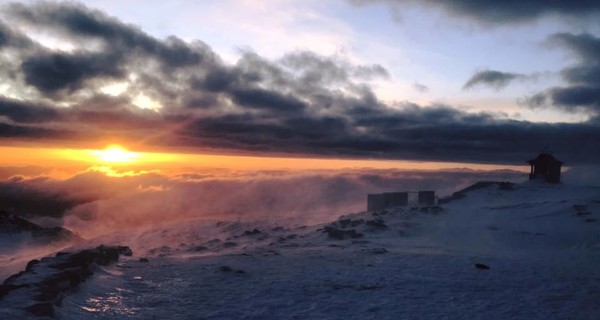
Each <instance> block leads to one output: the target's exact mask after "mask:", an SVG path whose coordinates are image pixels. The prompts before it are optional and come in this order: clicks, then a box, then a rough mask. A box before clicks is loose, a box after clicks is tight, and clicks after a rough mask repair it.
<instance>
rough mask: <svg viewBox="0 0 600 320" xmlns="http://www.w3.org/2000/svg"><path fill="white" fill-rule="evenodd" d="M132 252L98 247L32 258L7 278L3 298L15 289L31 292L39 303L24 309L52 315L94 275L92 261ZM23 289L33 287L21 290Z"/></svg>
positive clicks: (0, 290)
mask: <svg viewBox="0 0 600 320" xmlns="http://www.w3.org/2000/svg"><path fill="white" fill-rule="evenodd" d="M131 254H132V252H131V249H129V247H124V246H98V247H96V248H93V249H86V250H82V251H79V252H77V253H68V252H59V253H58V254H56V255H55V256H54V257H45V258H42V259H41V260H39V261H38V260H31V261H30V262H29V263H27V266H26V269H25V271H21V272H19V273H17V274H15V275H12V276H10V277H9V278H8V279H6V280H5V281H4V284H3V285H2V286H0V298H2V297H4V296H6V295H7V294H12V292H16V293H18V292H22V293H23V294H25V295H30V299H31V301H38V302H39V303H35V304H32V305H30V306H28V307H26V308H25V310H27V311H28V312H30V313H31V314H33V315H36V316H39V317H53V316H54V305H58V304H60V303H61V301H62V299H63V297H64V295H65V294H66V293H67V292H69V291H71V290H74V289H75V288H77V287H78V286H79V284H80V283H81V282H83V281H85V279H86V278H88V277H90V276H91V275H93V274H94V272H93V271H92V269H91V267H92V265H93V264H98V265H108V264H110V263H113V262H116V261H118V259H119V256H120V255H126V256H130V255H131ZM21 288H32V290H31V289H30V290H27V291H25V290H20V289H21ZM16 293H15V294H16ZM24 301H27V300H24Z"/></svg>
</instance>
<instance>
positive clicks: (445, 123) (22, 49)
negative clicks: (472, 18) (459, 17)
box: [0, 2, 600, 163]
mask: <svg viewBox="0 0 600 320" xmlns="http://www.w3.org/2000/svg"><path fill="white" fill-rule="evenodd" d="M452 3H454V2H452ZM460 3H462V2H460ZM460 3H459V2H456V3H454V4H455V5H457V7H456V8H457V9H456V10H458V8H463V7H464V6H463V5H460ZM482 3H487V4H488V5H490V6H491V7H490V8H494V6H496V5H493V4H491V3H488V2H482ZM531 3H533V2H531ZM449 5H450V4H448V5H446V4H444V5H443V6H449ZM592 7H593V6H592ZM464 8H466V7H464ZM474 8H480V9H481V8H483V7H481V5H476V6H474ZM535 8H538V7H535ZM535 8H534V9H535ZM588 9H589V8H588ZM453 10H454V9H453ZM461 10H463V11H464V10H467V9H461ZM469 10H471V9H469ZM532 10H533V9H532ZM536 10H537V11H536ZM539 10H541V9H539V8H538V9H535V10H533V11H531V12H538V11H539ZM570 10H575V9H570ZM582 10H583V9H582ZM590 10H591V9H590ZM505 11H506V10H505ZM592 11H593V10H592ZM461 12H462V11H461ZM464 12H467V11H464ZM469 12H470V11H469ZM501 12H504V11H502V10H501ZM506 12H508V11H506ZM510 12H512V11H510ZM540 12H541V11H540ZM544 12H545V11H544ZM465 14H466V13H465ZM506 14H507V13H506ZM540 14H541V13H540ZM531 15H535V14H533V13H532V14H531ZM2 17H3V19H2V20H0V52H2V53H3V54H2V55H0V66H1V67H0V75H1V76H2V77H3V79H5V80H6V81H5V83H4V86H5V88H6V89H4V91H3V92H2V93H1V94H0V138H2V139H13V140H16V139H29V140H40V139H44V140H47V141H56V142H61V143H64V142H65V141H68V142H71V143H73V142H76V143H77V142H79V143H81V144H82V145H85V144H86V143H89V142H95V141H100V140H102V141H106V140H108V139H113V138H117V139H120V140H125V141H129V142H130V143H131V144H132V145H134V146H137V145H140V146H141V147H142V148H143V147H146V146H150V147H152V146H160V147H165V146H168V147H174V148H178V147H186V148H190V147H193V148H198V150H201V151H212V152H220V151H227V152H232V151H233V152H250V153H260V154H295V155H320V156H344V157H378V158H410V159H429V160H450V161H483V162H512V163H517V162H520V161H522V160H523V159H527V158H529V157H531V156H532V154H535V153H536V152H537V151H538V150H539V149H540V148H541V147H543V146H545V145H550V146H551V147H552V148H553V150H555V152H556V153H557V154H558V155H560V156H561V157H562V160H565V161H566V162H568V163H573V162H594V161H598V160H600V148H598V147H597V143H595V142H589V143H585V142H584V143H579V142H580V141H582V139H583V140H585V138H586V137H590V136H592V137H594V136H598V135H599V134H600V127H599V126H598V124H597V122H594V121H593V120H592V121H589V122H587V123H583V124H542V123H530V122H524V121H515V120H507V119H505V118H503V117H501V115H498V114H489V113H477V114H475V113H467V112H464V111H461V110H459V109H456V108H453V107H451V106H447V105H443V104H437V105H430V106H420V105H417V104H414V103H410V102H399V103H396V104H394V105H389V104H386V103H383V102H382V101H380V100H379V99H378V98H377V96H376V95H375V94H374V93H373V90H372V89H371V87H370V83H371V81H374V80H385V79H387V78H389V77H390V75H389V73H388V71H387V70H386V69H385V68H383V67H382V66H381V65H378V64H369V65H356V64H353V63H351V62H350V61H347V60H344V59H341V58H339V57H327V56H320V55H317V54H315V53H312V52H309V51H300V52H291V53H289V54H287V55H285V56H283V57H281V58H280V59H277V60H269V59H265V58H263V57H261V56H260V55H258V54H257V53H254V52H252V51H246V52H244V53H243V54H242V56H241V58H240V59H239V61H237V63H235V64H233V65H231V64H227V63H225V62H224V61H222V59H221V58H220V57H219V55H218V54H217V53H215V52H214V51H213V50H212V49H211V48H210V47H209V46H208V45H206V44H205V43H203V42H201V41H194V42H186V41H183V40H181V39H179V38H177V37H175V36H171V37H168V38H166V39H157V38H155V37H153V36H151V35H149V34H147V33H145V32H144V31H143V30H140V29H139V28H137V27H136V26H132V25H128V24H126V23H124V22H121V21H119V20H117V19H115V18H113V17H110V16H109V15H107V14H105V13H103V12H100V11H97V10H94V9H90V8H87V7H85V6H83V5H80V4H73V3H53V2H39V3H36V4H34V5H23V4H9V5H5V6H3V7H2ZM516 19H517V20H518V19H521V18H516ZM31 30H44V32H43V33H35V32H31ZM590 37H592V38H591V39H588V38H589V37H588V38H585V37H584V38H585V39H580V38H577V37H576V38H569V36H568V35H562V36H558V35H557V40H556V41H558V42H560V43H561V45H562V46H564V47H568V48H572V49H573V50H575V51H576V52H577V53H578V54H579V56H580V58H581V61H582V67H583V66H588V65H589V64H591V63H592V62H593V61H595V60H593V59H595V58H594V57H596V55H595V53H594V52H593V49H594V48H595V47H594V45H593V43H595V42H594V41H597V39H595V38H593V36H590ZM585 41H588V42H589V43H591V47H589V46H590V44H587V42H585ZM584 42H585V43H584ZM596 52H597V51H596ZM587 70H589V69H577V68H574V69H572V70H570V71H565V78H566V79H571V80H572V81H573V85H574V86H576V87H573V88H570V87H569V88H570V89H573V90H575V89H578V90H579V91H577V92H573V91H569V92H562V91H561V92H557V91H556V90H558V89H560V88H555V89H550V90H549V91H548V92H545V93H543V95H542V96H540V97H538V98H536V99H537V100H540V101H541V100H545V99H546V98H548V97H549V98H548V99H551V101H553V103H558V102H561V103H562V104H565V105H567V103H568V102H569V101H572V99H574V98H573V95H574V94H578V96H577V99H579V100H577V101H578V105H583V106H584V107H585V108H588V109H589V108H591V107H594V106H595V105H597V101H595V100H594V98H593V97H594V94H595V91H593V89H590V88H591V85H590V84H591V82H592V81H595V80H594V79H596V76H595V74H593V71H590V72H592V73H589V72H588V71H587ZM493 72H496V73H495V74H490V73H493ZM515 77H518V75H517V74H509V73H502V72H499V71H487V73H486V74H479V75H477V74H476V75H475V76H474V77H473V78H472V79H471V80H469V82H467V84H468V86H467V87H471V86H474V85H477V84H491V85H493V86H500V87H501V86H503V85H506V84H507V83H508V82H509V81H511V80H512V79H514V78H515ZM471 82H472V83H471ZM469 83H470V84H469ZM582 86H583V87H582ZM119 87H120V88H121V89H118V88H119ZM115 88H117V89H115ZM420 88H421V90H422V89H424V88H425V87H420ZM563 89H565V88H563ZM567 89H568V88H567ZM553 90H554V91H553ZM586 90H587V91H586ZM590 90H592V91H591V92H590ZM586 95H587V96H586ZM590 96H591V98H590ZM585 97H588V98H585ZM586 99H587V100H586ZM537 100H536V101H537ZM144 101H145V103H144ZM594 101H595V102H594ZM575 142H577V143H575Z"/></svg>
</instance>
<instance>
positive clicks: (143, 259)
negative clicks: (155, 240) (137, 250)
mask: <svg viewBox="0 0 600 320" xmlns="http://www.w3.org/2000/svg"><path fill="white" fill-rule="evenodd" d="M139 261H140V262H150V260H148V258H140V260H139Z"/></svg>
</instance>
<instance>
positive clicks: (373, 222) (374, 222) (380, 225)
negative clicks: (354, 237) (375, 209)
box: [365, 219, 388, 230]
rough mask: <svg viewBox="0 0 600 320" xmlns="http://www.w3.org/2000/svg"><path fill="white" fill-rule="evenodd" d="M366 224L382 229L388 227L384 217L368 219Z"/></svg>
mask: <svg viewBox="0 0 600 320" xmlns="http://www.w3.org/2000/svg"><path fill="white" fill-rule="evenodd" d="M365 224H366V225H368V226H369V227H373V228H375V229H380V230H385V229H388V226H387V225H386V224H385V222H384V221H383V219H374V220H367V222H366V223H365Z"/></svg>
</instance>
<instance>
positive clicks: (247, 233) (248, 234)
mask: <svg viewBox="0 0 600 320" xmlns="http://www.w3.org/2000/svg"><path fill="white" fill-rule="evenodd" d="M260 233H261V232H260V230H258V229H254V230H252V231H250V230H246V231H244V235H245V236H253V235H255V234H260Z"/></svg>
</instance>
